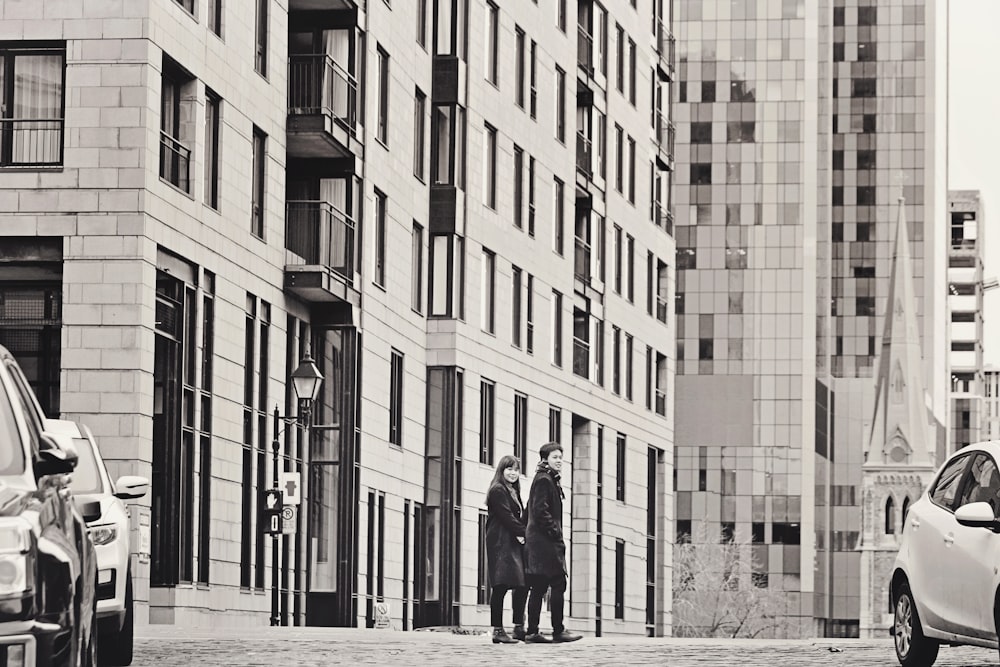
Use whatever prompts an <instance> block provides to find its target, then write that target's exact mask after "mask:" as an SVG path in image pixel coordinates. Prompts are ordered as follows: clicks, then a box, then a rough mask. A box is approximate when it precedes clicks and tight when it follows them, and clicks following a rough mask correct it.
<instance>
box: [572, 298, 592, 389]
mask: <svg viewBox="0 0 1000 667" xmlns="http://www.w3.org/2000/svg"><path fill="white" fill-rule="evenodd" d="M573 374H574V375H579V376H580V377H582V378H589V377H590V316H589V315H588V313H587V311H586V310H584V309H582V308H573Z"/></svg>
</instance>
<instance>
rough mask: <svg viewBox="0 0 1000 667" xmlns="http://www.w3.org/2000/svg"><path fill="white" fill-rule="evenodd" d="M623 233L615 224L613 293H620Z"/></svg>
mask: <svg viewBox="0 0 1000 667" xmlns="http://www.w3.org/2000/svg"><path fill="white" fill-rule="evenodd" d="M623 235H624V232H622V228H621V227H620V226H618V225H615V233H614V246H615V248H614V252H615V281H614V289H615V294H621V293H622V259H623V252H624V250H623V243H622V238H623Z"/></svg>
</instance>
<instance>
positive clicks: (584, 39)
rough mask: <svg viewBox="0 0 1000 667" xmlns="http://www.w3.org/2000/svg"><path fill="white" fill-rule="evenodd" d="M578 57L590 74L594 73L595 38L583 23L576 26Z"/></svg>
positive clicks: (578, 61)
mask: <svg viewBox="0 0 1000 667" xmlns="http://www.w3.org/2000/svg"><path fill="white" fill-rule="evenodd" d="M576 58H577V63H578V64H579V65H580V67H582V68H583V69H584V70H585V71H586V72H587V74H588V75H593V74H594V38H593V37H591V35H590V33H589V32H587V29H586V28H585V27H583V26H582V25H578V26H577V27H576Z"/></svg>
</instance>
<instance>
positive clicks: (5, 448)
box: [0, 383, 24, 475]
mask: <svg viewBox="0 0 1000 667" xmlns="http://www.w3.org/2000/svg"><path fill="white" fill-rule="evenodd" d="M22 472H24V448H23V447H22V444H21V433H20V431H18V430H17V422H16V421H15V419H14V405H13V403H12V401H11V397H10V396H8V395H7V389H6V388H5V387H4V385H3V383H0V475H19V474H21V473H22Z"/></svg>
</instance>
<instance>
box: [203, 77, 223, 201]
mask: <svg viewBox="0 0 1000 667" xmlns="http://www.w3.org/2000/svg"><path fill="white" fill-rule="evenodd" d="M221 108H222V100H221V99H219V96H218V95H216V94H215V93H213V92H212V91H211V90H208V89H207V88H206V89H205V203H206V204H208V205H209V206H211V207H212V208H214V209H218V208H219V120H220V112H221Z"/></svg>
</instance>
